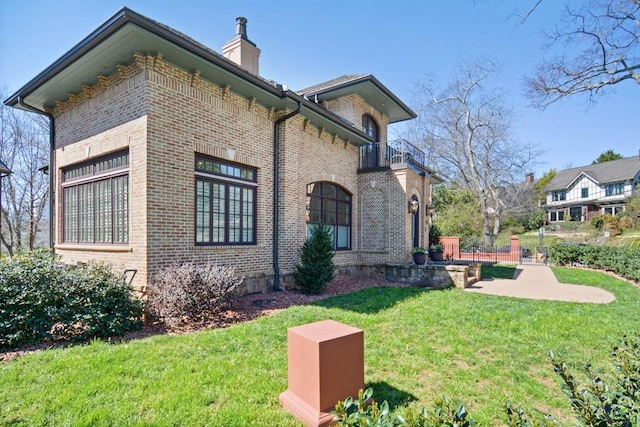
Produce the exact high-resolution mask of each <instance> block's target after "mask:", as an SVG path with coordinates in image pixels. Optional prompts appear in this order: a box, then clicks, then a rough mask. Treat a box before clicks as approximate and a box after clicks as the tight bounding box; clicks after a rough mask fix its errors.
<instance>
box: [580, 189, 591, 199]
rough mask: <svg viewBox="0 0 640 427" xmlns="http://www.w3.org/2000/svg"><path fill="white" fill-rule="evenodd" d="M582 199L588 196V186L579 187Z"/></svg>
mask: <svg viewBox="0 0 640 427" xmlns="http://www.w3.org/2000/svg"><path fill="white" fill-rule="evenodd" d="M580 195H581V196H582V198H583V199H586V198H587V197H589V188H582V189H581V194H580Z"/></svg>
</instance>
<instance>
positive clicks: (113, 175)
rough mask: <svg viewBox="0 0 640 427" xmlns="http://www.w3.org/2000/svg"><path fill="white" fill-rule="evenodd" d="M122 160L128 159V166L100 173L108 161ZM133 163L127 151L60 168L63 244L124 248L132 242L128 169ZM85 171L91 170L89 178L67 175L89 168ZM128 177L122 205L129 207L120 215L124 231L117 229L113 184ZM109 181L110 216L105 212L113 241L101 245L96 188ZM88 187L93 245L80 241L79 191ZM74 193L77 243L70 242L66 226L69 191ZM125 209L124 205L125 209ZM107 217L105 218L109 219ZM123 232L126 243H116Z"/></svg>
mask: <svg viewBox="0 0 640 427" xmlns="http://www.w3.org/2000/svg"><path fill="white" fill-rule="evenodd" d="M119 157H123V158H125V159H126V164H125V165H119V166H116V167H113V168H110V169H106V170H100V171H98V165H99V164H100V163H103V162H106V161H109V160H113V159H117V158H119ZM129 164H130V162H129V150H128V149H127V150H124V151H119V152H117V153H112V154H108V155H105V156H100V157H96V158H93V159H91V160H88V161H84V162H81V163H77V164H74V165H69V166H65V167H63V168H61V172H62V179H61V183H60V190H61V191H60V193H61V194H60V200H61V206H60V216H61V219H62V221H61V225H62V226H61V233H60V235H59V236H60V240H61V243H62V244H70V245H87V246H92V247H93V246H125V245H128V244H129V239H130V237H131V236H130V226H131V224H130V218H129V212H130V210H131V206H130V203H129V195H130V186H129V183H130V180H129V171H130V169H129V168H130V166H129ZM86 167H90V168H91V169H92V170H91V172H90V173H89V174H85V175H81V176H77V177H71V178H67V176H66V174H67V173H69V172H71V171H74V170H79V169H82V168H86ZM123 177H126V178H127V179H126V181H125V184H124V185H125V186H126V188H125V187H122V188H123V189H125V190H126V196H125V195H124V194H123V196H122V199H121V200H122V201H123V202H124V203H126V209H124V208H123V209H122V212H121V213H124V215H123V217H122V218H123V221H124V222H125V224H124V225H123V226H122V227H118V224H116V221H115V218H116V208H117V207H118V203H116V200H117V199H116V193H114V191H115V189H116V186H115V185H114V181H115V180H117V179H119V178H123ZM107 180H108V181H110V185H109V192H110V212H105V214H106V215H107V216H110V225H111V232H110V237H111V240H110V241H99V240H96V238H97V236H98V233H97V228H98V227H99V225H100V224H99V221H98V214H99V212H98V211H97V209H96V207H97V199H96V194H97V192H96V186H97V185H98V184H99V183H102V182H104V181H107ZM86 185H91V213H92V219H91V229H92V230H91V236H92V238H91V241H81V240H80V237H81V230H80V228H81V225H82V221H81V213H80V208H79V204H80V195H79V191H80V187H81V186H86ZM70 189H73V191H74V192H75V193H76V194H75V203H76V206H75V208H76V209H75V212H73V215H72V216H73V217H74V219H75V221H74V224H71V225H73V227H71V228H75V234H74V235H75V237H76V238H75V240H67V231H68V229H69V225H68V224H67V222H66V219H67V216H68V215H67V197H68V195H67V193H68V191H67V190H70ZM123 206H124V205H123ZM107 216H105V218H106V217H107ZM117 229H120V233H121V235H122V236H123V238H124V240H122V241H115V237H116V235H117V234H118V233H116V230H117Z"/></svg>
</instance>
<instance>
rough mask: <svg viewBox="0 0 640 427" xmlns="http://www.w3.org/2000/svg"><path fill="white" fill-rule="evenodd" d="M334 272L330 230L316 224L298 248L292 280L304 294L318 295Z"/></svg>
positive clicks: (323, 225)
mask: <svg viewBox="0 0 640 427" xmlns="http://www.w3.org/2000/svg"><path fill="white" fill-rule="evenodd" d="M334 272H335V266H334V264H333V241H332V239H331V228H330V227H329V226H328V225H325V224H318V225H316V226H314V227H313V229H312V230H311V235H310V236H309V238H308V239H307V240H306V241H305V242H304V244H303V245H302V247H301V248H300V264H299V265H297V266H296V272H295V273H294V280H295V282H296V284H297V285H298V286H299V287H300V290H301V291H302V292H304V293H305V294H319V293H320V292H322V290H323V289H324V288H325V286H326V285H327V283H329V282H330V281H331V280H333V275H334Z"/></svg>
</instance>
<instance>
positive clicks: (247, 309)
mask: <svg viewBox="0 0 640 427" xmlns="http://www.w3.org/2000/svg"><path fill="white" fill-rule="evenodd" d="M390 286H394V287H407V286H409V285H406V284H403V283H396V282H389V281H386V280H382V279H374V278H354V277H340V278H337V279H335V280H333V281H332V282H331V283H329V284H328V285H327V287H326V288H325V289H324V291H323V292H322V293H321V294H320V295H305V294H303V293H301V292H297V291H293V290H285V291H279V292H269V293H260V294H250V295H245V296H242V297H239V298H236V299H235V300H233V302H232V304H231V307H230V308H229V309H227V310H224V311H222V312H220V313H217V314H215V315H214V316H209V317H207V318H206V319H201V320H199V321H195V322H194V321H189V322H183V323H182V324H181V325H180V326H179V327H175V328H166V327H165V326H164V325H163V324H160V323H152V322H148V324H147V325H145V327H144V328H143V329H142V330H140V331H135V332H129V333H127V334H125V335H124V336H122V337H116V338H113V339H111V340H110V341H111V342H122V341H131V340H134V339H141V338H146V337H150V336H154V335H161V334H170V335H181V334H186V333H191V332H195V331H201V330H209V329H219V328H226V327H229V326H232V325H235V324H237V323H241V322H247V321H249V320H253V319H256V318H258V317H262V316H269V315H272V314H274V313H277V312H279V311H281V310H284V309H286V308H287V307H290V306H292V305H303V304H309V303H312V302H314V301H319V300H321V299H324V298H328V297H331V296H335V295H341V294H345V293H350V292H355V291H358V290H360V289H364V288H372V287H390ZM69 345H71V344H70V343H68V342H55V343H43V344H37V345H30V346H25V347H20V348H18V349H14V350H10V351H6V352H0V362H4V361H9V360H13V359H15V358H16V357H19V356H22V355H25V354H29V353H33V352H36V351H41V350H44V349H49V348H62V347H67V346H69Z"/></svg>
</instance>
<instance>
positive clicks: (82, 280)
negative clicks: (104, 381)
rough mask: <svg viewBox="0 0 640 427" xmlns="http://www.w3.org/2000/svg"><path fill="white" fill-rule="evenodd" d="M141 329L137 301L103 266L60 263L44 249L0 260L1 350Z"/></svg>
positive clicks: (100, 336)
mask: <svg viewBox="0 0 640 427" xmlns="http://www.w3.org/2000/svg"><path fill="white" fill-rule="evenodd" d="M140 328H142V302H141V301H140V300H138V299H136V298H134V297H133V295H132V293H131V289H130V287H129V286H127V285H126V283H125V281H124V278H123V277H122V276H121V275H118V274H116V273H114V272H113V271H112V270H111V269H110V268H109V267H108V266H106V265H103V264H89V265H85V266H74V265H68V264H61V263H60V262H59V258H58V257H56V256H54V255H53V254H51V252H49V251H46V250H39V251H34V252H30V253H28V254H26V255H18V256H15V257H13V258H9V259H3V260H2V261H0V349H8V348H12V347H17V346H20V345H25V344H34V343H39V342H43V341H55V340H66V341H86V340H89V339H92V338H108V337H113V336H117V335H121V334H123V333H124V332H127V331H132V330H137V329H140Z"/></svg>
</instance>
